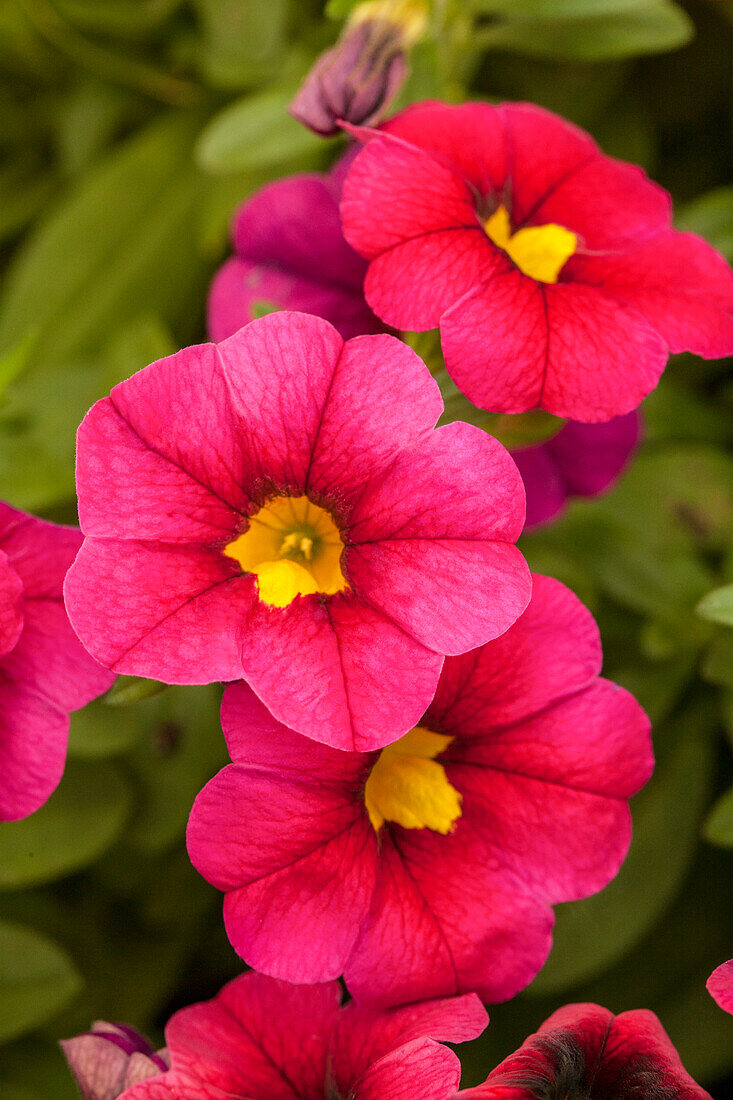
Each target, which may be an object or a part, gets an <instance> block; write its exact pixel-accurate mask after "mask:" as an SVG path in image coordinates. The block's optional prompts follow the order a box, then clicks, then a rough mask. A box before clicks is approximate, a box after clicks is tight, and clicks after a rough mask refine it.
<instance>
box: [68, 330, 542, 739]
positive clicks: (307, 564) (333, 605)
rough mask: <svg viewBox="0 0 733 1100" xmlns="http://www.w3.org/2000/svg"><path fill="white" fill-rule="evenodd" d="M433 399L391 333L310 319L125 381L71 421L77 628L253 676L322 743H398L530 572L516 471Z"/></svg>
mask: <svg viewBox="0 0 733 1100" xmlns="http://www.w3.org/2000/svg"><path fill="white" fill-rule="evenodd" d="M441 410H442V402H441V400H440V395H439V391H438V388H437V386H436V384H435V382H434V381H433V380H432V378H431V377H430V375H429V373H428V371H427V368H426V367H425V365H424V364H423V363H422V362H421V360H420V359H419V358H418V357H417V356H416V355H415V354H414V352H412V351H411V350H410V349H409V348H408V347H406V346H405V345H404V344H402V343H400V341H398V340H396V339H395V338H394V337H392V336H388V335H380V336H360V337H357V338H356V339H354V340H351V341H348V342H347V343H344V341H343V340H342V339H341V337H340V336H339V335H338V333H337V332H336V330H335V329H334V328H333V327H332V326H331V325H330V324H328V323H327V322H326V321H323V320H321V319H320V318H316V317H308V316H306V315H304V314H300V313H277V314H272V315H270V316H268V317H263V318H262V319H261V320H259V321H253V322H252V324H251V325H248V326H247V327H246V328H244V329H241V330H240V331H239V332H238V333H237V334H236V335H234V336H233V337H231V338H230V339H228V340H225V341H224V342H223V343H221V344H218V345H217V344H204V345H201V346H199V347H195V348H188V349H186V350H184V351H182V352H179V353H178V354H177V355H173V356H171V357H170V358H168V359H163V360H160V361H159V362H157V363H154V364H152V365H151V366H149V367H147V368H146V369H145V370H143V371H141V372H140V373H139V374H136V375H134V376H133V377H132V378H130V379H129V380H128V381H126V382H123V383H121V384H120V385H118V386H116V387H115V389H114V390H113V391H112V393H111V395H110V396H109V397H107V398H105V399H104V400H102V401H100V402H98V403H97V405H95V406H94V408H93V409H92V410H91V412H90V413H89V414H88V415H87V417H86V419H85V420H84V423H83V424H82V426H81V428H80V431H79V440H78V460H77V485H78V492H79V514H80V517H81V525H82V530H83V531H84V533H85V535H86V536H87V537H86V540H85V543H84V545H83V547H82V549H81V551H80V553H79V556H78V558H77V560H76V562H75V564H74V567H73V569H72V570H71V572H70V573H69V577H68V579H67V582H66V599H67V606H68V609H69V614H70V616H71V621H72V623H73V624H74V627H75V629H76V630H77V631H78V633H79V636H80V637H81V638H82V640H83V641H84V643H85V644H86V645H87V646H88V648H89V649H90V651H91V652H92V653H93V654H94V655H95V656H96V657H97V659H98V660H100V661H101V662H102V663H103V664H104V665H106V666H107V667H108V668H111V669H114V671H116V672H126V673H130V674H132V675H139V676H147V677H151V678H152V679H156V680H163V681H166V682H168V683H188V684H192V683H207V682H211V681H215V680H238V679H241V678H244V679H245V680H246V681H247V682H248V683H249V684H250V686H251V687H252V688H253V689H254V691H255V692H256V694H257V695H258V696H259V697H260V698H261V699H262V700H263V702H264V703H265V704H266V706H267V707H269V709H270V710H271V711H272V712H273V714H274V715H275V717H276V718H277V719H278V720H279V721H281V722H284V723H285V724H286V725H289V726H292V727H293V728H295V729H298V730H300V731H301V732H302V733H305V734H306V735H307V736H309V737H314V738H316V739H317V740H321V741H324V742H326V743H328V744H332V745H336V746H338V747H341V748H349V749H355V748H356V749H373V748H378V747H381V746H383V745H385V744H387V743H388V742H390V741H394V740H396V739H397V738H398V737H400V736H401V735H402V734H403V733H406V732H407V731H408V730H409V729H410V728H411V727H412V726H414V725H415V723H416V722H417V721H418V719H419V718H420V716H421V714H422V713H423V712H424V711H425V709H426V707H427V705H428V703H429V702H430V699H431V698H432V695H433V692H434V691H435V686H436V684H437V682H438V677H439V676H440V670H441V668H442V665H443V658H444V655H445V654H449V653H450V654H454V653H463V652H465V651H466V650H469V649H473V648H475V647H476V646H478V645H481V644H482V643H483V642H485V641H487V640H488V639H490V638H493V637H496V636H497V635H498V634H501V633H503V631H505V630H506V629H507V627H509V626H510V625H511V624H512V622H514V620H515V619H516V618H517V616H518V615H519V614H520V613H521V612H522V611H523V610H524V607H525V606H526V604H527V601H528V599H529V594H530V587H531V582H530V577H529V571H528V569H527V566H526V563H525V561H524V559H523V558H522V556H521V554H520V553H519V551H518V550H517V548H516V547H515V546H514V545H513V543H514V541H515V540H516V538H517V537H518V535H519V533H520V531H521V528H522V523H523V519H524V493H523V489H522V483H521V478H520V476H519V473H518V471H517V469H516V466H515V465H514V463H513V462H512V460H511V458H510V457H509V455H508V454H507V452H506V451H505V450H504V448H503V447H502V446H501V445H500V444H499V443H497V442H496V440H494V439H491V438H490V437H489V436H487V435H486V434H485V433H484V432H482V431H481V430H480V429H478V428H474V427H471V426H469V425H467V424H450V425H448V426H447V427H443V428H439V429H437V430H434V424H435V423H436V420H437V418H438V417H439V416H440V413H441Z"/></svg>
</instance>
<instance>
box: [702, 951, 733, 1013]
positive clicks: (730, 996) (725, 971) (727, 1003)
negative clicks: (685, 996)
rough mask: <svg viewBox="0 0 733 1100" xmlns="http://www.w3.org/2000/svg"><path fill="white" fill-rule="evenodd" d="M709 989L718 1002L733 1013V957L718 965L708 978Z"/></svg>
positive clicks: (726, 1010) (725, 1009)
mask: <svg viewBox="0 0 733 1100" xmlns="http://www.w3.org/2000/svg"><path fill="white" fill-rule="evenodd" d="M707 991H708V993H709V994H710V996H711V997H712V998H713V1000H714V1001H715V1003H716V1004H718V1005H720V1007H721V1008H722V1009H723V1010H724V1011H725V1012H730V1014H731V1015H733V959H728V962H724V963H721V964H720V966H718V967H716V969H715V970H714V971H713V972H712V974H711V975H710V977H709V978H708V980H707Z"/></svg>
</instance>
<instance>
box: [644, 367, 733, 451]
mask: <svg viewBox="0 0 733 1100" xmlns="http://www.w3.org/2000/svg"><path fill="white" fill-rule="evenodd" d="M643 417H644V424H645V433H644V434H645V438H646V439H648V440H649V441H650V442H653V443H668V442H670V441H674V442H681V441H685V442H688V441H694V442H698V443H707V444H710V443H728V442H730V441H731V439H733V417H731V414H730V410H729V409H726V408H725V407H724V406H723V405H721V404H720V403H719V402H716V403H715V404H712V403H711V402H710V401H708V400H705V399H704V398H703V397H702V396H701V395H700V394H699V393H698V392H696V391H695V390H694V389H693V388H692V387H691V386H689V385H684V384H682V383H681V382H679V381H678V380H677V379H676V378H674V377H672V376H671V375H668V376H666V377H665V379H664V385H662V386H657V388H656V389H655V390H654V391H653V393H650V394H649V396H648V397H647V399H646V400H645V402H644V405H643Z"/></svg>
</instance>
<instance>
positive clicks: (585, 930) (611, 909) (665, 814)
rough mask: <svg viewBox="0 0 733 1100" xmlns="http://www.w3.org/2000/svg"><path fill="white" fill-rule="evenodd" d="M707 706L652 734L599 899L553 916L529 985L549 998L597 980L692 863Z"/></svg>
mask: <svg viewBox="0 0 733 1100" xmlns="http://www.w3.org/2000/svg"><path fill="white" fill-rule="evenodd" d="M715 722H716V714H715V711H714V708H713V707H712V706H709V705H708V703H707V701H705V703H701V704H699V705H696V706H694V707H691V708H688V710H687V712H686V713H685V714H684V715H682V716H681V717H679V718H676V719H675V720H674V721H673V722H670V723H669V724H667V725H666V726H665V727H664V728H663V729H661V730H659V731H658V732H657V735H656V737H655V749H656V753H657V767H656V770H655V773H654V775H653V776H652V778H651V779H650V781H649V783H648V784H647V786H646V788H645V789H644V790H643V791H642V792H641V794H639V795H638V796H637V797H636V798H635V799H634V800H633V802H632V814H633V821H634V839H633V841H632V845H631V850H630V852H629V855H628V857H627V859H626V862H625V863H624V865H623V867H622V868H621V870H620V872H619V874H618V876H617V877H616V878H615V879H614V881H613V882H612V883H610V885H609V886H607V887H606V889H605V890H603V891H602V892H601V893H600V894H596V895H595V896H594V897H591V898H588V899H586V900H585V901H578V902H572V903H570V904H567V905H561V906H559V907H558V909H557V924H556V926H555V934H554V946H553V949H552V952H551V954H550V958H549V960H548V962H547V964H546V966H545V968H544V970H542V971H541V972H540V974H539V975H538V977H537V978H536V979H535V981H534V982H533V984H532V986H531V993H533V994H538V995H541V994H549V993H557V992H559V991H560V990H562V989H566V988H567V987H568V986H571V985H574V984H575V983H577V982H580V981H587V980H588V979H589V978H591V977H593V976H594V975H596V974H599V973H602V972H603V971H604V970H605V969H607V968H608V967H609V966H610V965H611V964H612V963H613V962H614V961H615V960H616V959H618V958H620V957H621V956H623V955H624V954H625V953H626V952H628V951H630V950H631V948H632V947H633V946H634V945H635V944H636V943H638V942H639V941H640V940H641V938H642V937H643V936H644V935H645V933H646V932H647V930H648V929H649V928H651V926H652V925H653V924H654V922H655V921H657V920H658V919H659V917H660V916H661V914H662V913H663V912H664V910H665V909H666V908H667V906H668V905H669V904H670V902H671V901H672V899H673V897H674V896H675V894H676V892H677V891H678V889H679V887H680V885H681V883H682V881H683V879H684V875H685V873H686V871H687V868H688V867H689V864H690V862H691V860H692V857H693V854H694V851H695V846H696V843H697V837H698V830H699V826H700V819H701V816H702V814H703V811H704V807H705V804H706V800H707V796H708V792H709V785H710V780H711V777H712V771H713V766H714V760H715V752H714V746H713V745H712V742H711V738H710V733H711V729H713V728H714V726H715Z"/></svg>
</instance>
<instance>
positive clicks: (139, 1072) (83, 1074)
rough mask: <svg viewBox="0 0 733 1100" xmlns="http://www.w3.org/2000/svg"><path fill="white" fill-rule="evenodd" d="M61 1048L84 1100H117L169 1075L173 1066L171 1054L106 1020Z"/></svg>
mask: <svg viewBox="0 0 733 1100" xmlns="http://www.w3.org/2000/svg"><path fill="white" fill-rule="evenodd" d="M61 1047H62V1049H63V1052H64V1054H65V1055H66V1060H67V1062H68V1063H69V1067H70V1069H71V1072H72V1073H73V1074H74V1077H75V1078H76V1083H77V1084H78V1086H79V1090H80V1092H81V1095H82V1100H115V1098H116V1097H118V1096H119V1095H120V1094H121V1093H123V1092H124V1091H125V1089H129V1088H130V1087H131V1086H132V1085H136V1084H138V1082H140V1081H145V1080H146V1079H147V1078H148V1077H155V1076H157V1075H158V1074H160V1073H165V1072H166V1070H167V1069H168V1067H169V1065H170V1061H169V1058H168V1053H167V1051H165V1050H159V1051H155V1050H153V1048H152V1046H151V1045H150V1043H149V1042H148V1041H147V1039H146V1038H145V1037H144V1036H143V1035H141V1034H140V1033H139V1032H137V1031H135V1030H134V1028H131V1027H127V1025H125V1024H108V1023H106V1022H105V1021H103V1020H99V1021H97V1023H95V1024H93V1025H92V1030H91V1031H87V1032H86V1033H85V1034H83V1035H76V1036H74V1038H73V1039H64V1040H62V1042H61Z"/></svg>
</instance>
